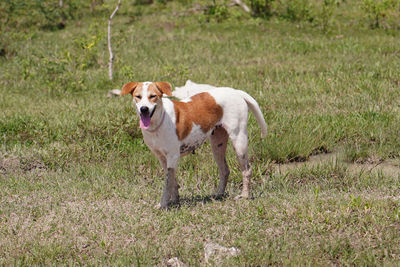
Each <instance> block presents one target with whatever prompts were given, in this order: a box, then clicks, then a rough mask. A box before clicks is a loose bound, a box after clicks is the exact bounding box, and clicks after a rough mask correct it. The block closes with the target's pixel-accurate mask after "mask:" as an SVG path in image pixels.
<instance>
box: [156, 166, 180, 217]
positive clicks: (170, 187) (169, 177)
mask: <svg viewBox="0 0 400 267" xmlns="http://www.w3.org/2000/svg"><path fill="white" fill-rule="evenodd" d="M177 165H178V159H172V160H169V159H168V158H167V171H166V177H165V185H164V192H163V195H162V198H161V203H160V207H161V208H162V209H165V208H167V207H168V206H169V205H171V204H178V203H179V193H178V183H177V181H176V169H177Z"/></svg>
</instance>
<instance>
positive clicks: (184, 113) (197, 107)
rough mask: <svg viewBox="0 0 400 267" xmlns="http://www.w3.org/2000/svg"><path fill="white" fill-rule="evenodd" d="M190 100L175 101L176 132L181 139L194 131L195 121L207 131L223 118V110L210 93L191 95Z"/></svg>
mask: <svg viewBox="0 0 400 267" xmlns="http://www.w3.org/2000/svg"><path fill="white" fill-rule="evenodd" d="M191 100H192V101H190V102H187V103H185V102H179V101H175V100H172V102H173V103H174V109H175V117H176V123H175V124H176V134H177V135H178V139H179V140H183V139H185V138H186V137H187V136H188V135H189V134H190V132H191V131H192V125H193V123H195V124H197V125H199V126H200V129H201V130H202V131H203V132H204V133H207V132H208V131H209V130H211V129H212V128H213V127H214V126H215V124H216V123H217V122H218V121H220V120H221V118H222V115H223V110H222V107H221V106H220V105H218V104H217V103H216V102H215V99H214V98H213V97H212V96H211V95H210V94H209V93H200V94H197V95H194V96H192V97H191Z"/></svg>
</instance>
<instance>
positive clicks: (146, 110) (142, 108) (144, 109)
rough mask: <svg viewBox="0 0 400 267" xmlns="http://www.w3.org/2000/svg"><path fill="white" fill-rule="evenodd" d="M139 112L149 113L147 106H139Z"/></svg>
mask: <svg viewBox="0 0 400 267" xmlns="http://www.w3.org/2000/svg"><path fill="white" fill-rule="evenodd" d="M140 113H142V114H147V113H149V108H148V107H141V108H140Z"/></svg>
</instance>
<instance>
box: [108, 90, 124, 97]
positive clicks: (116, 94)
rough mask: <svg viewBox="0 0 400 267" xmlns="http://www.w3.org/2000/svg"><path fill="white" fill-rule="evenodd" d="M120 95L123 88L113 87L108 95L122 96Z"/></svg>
mask: <svg viewBox="0 0 400 267" xmlns="http://www.w3.org/2000/svg"><path fill="white" fill-rule="evenodd" d="M120 95H121V90H119V89H112V90H111V91H109V92H108V94H107V97H113V96H120Z"/></svg>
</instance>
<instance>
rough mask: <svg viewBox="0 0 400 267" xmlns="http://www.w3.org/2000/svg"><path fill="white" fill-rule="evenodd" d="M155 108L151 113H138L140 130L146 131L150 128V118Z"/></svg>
mask: <svg viewBox="0 0 400 267" xmlns="http://www.w3.org/2000/svg"><path fill="white" fill-rule="evenodd" d="M156 108H157V106H155V107H154V109H153V111H152V112H151V113H148V112H147V113H140V122H139V124H140V128H142V129H145V130H147V129H148V128H149V127H150V123H151V118H152V117H153V115H154V112H155V111H156Z"/></svg>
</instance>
